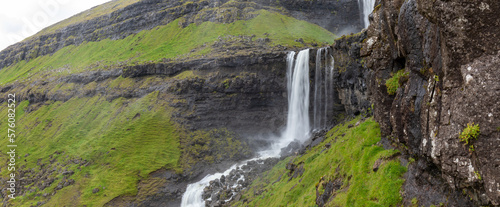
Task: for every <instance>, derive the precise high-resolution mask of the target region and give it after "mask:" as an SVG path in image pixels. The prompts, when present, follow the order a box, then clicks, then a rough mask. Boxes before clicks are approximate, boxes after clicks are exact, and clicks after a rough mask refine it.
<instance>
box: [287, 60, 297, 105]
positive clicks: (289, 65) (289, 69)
mask: <svg viewBox="0 0 500 207" xmlns="http://www.w3.org/2000/svg"><path fill="white" fill-rule="evenodd" d="M294 60H295V52H294V51H291V52H289V53H288V55H287V56H286V84H287V87H286V88H287V92H288V93H287V95H288V103H290V98H291V96H290V95H291V94H292V76H293V61H294Z"/></svg>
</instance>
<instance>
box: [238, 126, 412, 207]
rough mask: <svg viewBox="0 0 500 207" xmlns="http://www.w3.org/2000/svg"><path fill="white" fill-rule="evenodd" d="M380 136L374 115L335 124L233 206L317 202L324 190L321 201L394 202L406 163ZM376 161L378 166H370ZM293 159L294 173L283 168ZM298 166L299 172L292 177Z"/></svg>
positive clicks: (351, 203)
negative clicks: (383, 143) (380, 142)
mask: <svg viewBox="0 0 500 207" xmlns="http://www.w3.org/2000/svg"><path fill="white" fill-rule="evenodd" d="M357 122H360V123H359V126H355V127H353V128H349V125H351V126H352V125H357V124H356V123H357ZM379 141H380V128H379V125H378V123H376V122H375V121H374V120H373V118H369V119H367V120H365V121H362V120H360V118H357V119H354V120H352V121H350V122H348V123H345V124H342V125H339V126H336V127H334V128H333V129H331V130H330V131H329V132H328V133H327V135H326V139H325V140H324V141H323V142H322V143H321V144H319V145H318V146H316V147H314V148H312V149H310V150H308V151H307V152H306V154H304V155H301V156H295V157H289V158H287V159H284V160H282V161H280V162H279V163H278V164H277V165H276V166H274V168H273V169H272V170H270V171H268V172H266V173H264V175H263V176H262V177H261V178H258V179H256V180H255V181H254V182H253V183H252V184H251V186H250V187H249V189H248V190H246V191H245V192H244V194H243V196H242V197H241V199H240V201H239V202H237V203H235V204H234V205H235V206H297V207H299V206H316V199H317V197H319V196H321V195H325V196H324V197H325V199H324V200H325V201H326V202H325V203H326V205H325V206H397V205H398V204H399V203H400V202H401V200H402V197H401V195H400V194H399V191H400V189H401V185H402V184H403V182H404V180H403V179H402V175H403V173H405V172H406V167H404V166H401V164H400V162H399V160H398V159H397V158H396V157H397V155H398V154H399V152H398V151H396V150H384V148H383V147H381V146H379V145H378V144H377V142H379ZM327 144H328V145H330V146H327ZM376 163H378V164H380V167H379V168H378V170H377V171H374V170H373V168H374V165H376ZM291 164H293V165H295V166H297V167H296V168H295V169H296V170H294V171H293V172H290V170H287V165H288V166H290V165H291ZM301 167H302V168H303V169H304V172H303V174H300V173H299V174H296V175H295V177H294V173H295V172H300V170H297V169H299V168H301ZM327 186H333V190H331V192H330V191H327V190H325V188H326V187H327Z"/></svg>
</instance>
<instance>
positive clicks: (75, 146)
mask: <svg viewBox="0 0 500 207" xmlns="http://www.w3.org/2000/svg"><path fill="white" fill-rule="evenodd" d="M156 96H157V93H152V94H150V95H148V96H145V97H143V98H140V99H134V100H125V99H123V98H120V99H116V100H114V101H112V102H108V101H106V100H103V99H102V98H100V97H99V96H95V97H92V98H80V99H72V100H69V101H67V102H64V103H62V102H53V103H50V104H47V105H43V106H41V107H40V108H39V109H37V110H36V111H34V112H31V113H23V107H26V106H27V104H28V103H27V101H25V102H23V103H22V104H20V105H19V106H18V107H17V111H18V114H17V115H18V116H17V117H18V118H17V123H18V126H17V127H16V128H17V129H18V134H17V137H18V138H17V140H18V141H17V143H16V144H17V145H18V148H17V151H18V153H22V154H20V156H23V159H21V160H19V161H18V165H19V166H21V165H25V167H24V168H21V169H24V170H26V169H35V171H33V174H39V173H40V171H43V170H50V169H52V168H55V169H56V171H55V172H54V173H46V174H44V176H45V175H46V176H45V178H47V179H43V178H40V179H41V180H40V182H44V181H47V180H50V179H51V178H53V179H55V181H54V182H53V183H52V184H51V185H49V186H48V187H47V188H45V189H43V190H40V189H39V188H35V186H36V184H37V183H36V182H35V183H33V184H32V185H29V186H25V187H27V188H28V189H33V191H32V192H31V193H28V195H26V196H24V197H21V198H18V199H16V200H15V202H14V203H13V204H14V205H16V206H24V205H26V206H29V205H30V204H32V202H34V203H36V202H38V201H40V200H45V199H44V198H43V197H42V196H39V195H38V194H44V193H52V192H54V188H55V187H56V186H57V183H58V181H59V180H61V179H62V178H63V176H62V175H61V174H60V173H59V172H60V171H59V170H65V171H73V172H75V174H74V175H72V176H70V177H69V178H71V179H73V180H75V181H76V183H75V185H72V186H70V187H68V188H63V189H61V190H60V192H58V193H57V194H56V195H55V197H54V198H52V199H51V202H49V203H48V206H61V204H66V205H69V204H70V203H71V202H76V203H77V204H87V205H91V206H100V205H103V204H104V203H106V202H107V201H109V200H110V199H112V198H114V197H116V196H118V195H122V194H134V193H136V187H135V185H136V183H137V182H138V180H139V179H141V178H145V177H147V176H148V174H149V173H150V172H152V171H154V170H156V169H159V168H162V167H166V168H170V169H177V170H180V168H179V164H178V160H179V158H180V150H179V135H178V133H179V131H178V130H176V127H175V125H174V123H172V121H171V120H170V115H169V112H168V111H165V108H164V107H162V106H161V104H159V103H157V101H156ZM5 108H6V106H5V104H3V105H1V106H0V109H2V110H0V111H1V114H0V119H1V120H7V114H6V113H4V112H5V111H6V110H4V109H5ZM6 130H7V129H6V125H5V124H1V125H0V131H6ZM6 141H7V140H6V139H2V140H0V144H1V145H3V146H5V145H7V143H6ZM24 155H28V156H26V157H24ZM2 157H4V158H5V154H3V155H2ZM39 159H40V160H39ZM52 159H54V161H51V160H52ZM78 159H83V160H86V161H88V162H90V163H89V165H87V166H82V165H79V164H76V163H74V162H73V160H78ZM1 168H2V173H6V172H7V170H6V169H5V166H1ZM42 174H43V173H42ZM4 176H5V175H4ZM23 177H25V178H30V177H31V176H30V175H29V173H26V174H25V175H24V176H23ZM94 188H100V191H99V193H97V194H94V195H93V193H92V190H93V189H94ZM103 188H104V189H103ZM69 191H73V193H70V192H69ZM75 191H76V192H79V193H81V195H80V196H78V198H79V199H80V200H76V201H74V200H73V201H72V198H73V196H75V195H76V194H75ZM70 194H71V195H73V196H71V197H67V196H68V195H70ZM21 204H22V205H21Z"/></svg>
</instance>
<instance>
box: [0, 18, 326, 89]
mask: <svg viewBox="0 0 500 207" xmlns="http://www.w3.org/2000/svg"><path fill="white" fill-rule="evenodd" d="M255 14H256V15H257V16H256V17H255V18H253V19H250V20H248V21H244V20H238V21H236V22H233V23H230V24H222V23H214V22H203V23H201V24H194V23H193V24H190V25H189V26H187V27H182V26H181V22H182V21H183V18H180V19H177V20H175V21H173V22H171V23H169V24H167V25H165V26H159V27H156V28H155V29H153V30H148V31H142V32H140V33H138V34H136V35H131V36H129V37H127V38H125V39H120V40H110V39H105V40H101V41H98V42H85V43H83V44H81V45H78V46H74V45H71V46H67V47H64V48H62V49H60V50H59V51H57V52H56V53H55V54H53V55H46V56H41V57H38V58H36V59H34V60H31V61H29V62H26V61H24V60H23V61H21V62H18V63H16V64H13V65H11V66H9V67H6V68H3V69H1V70H0V84H5V83H9V82H12V81H15V80H22V79H25V78H28V77H32V78H37V77H40V76H41V75H50V76H57V75H67V74H70V73H75V72H82V71H87V70H97V69H107V68H110V67H121V66H125V65H137V64H142V63H146V62H163V61H169V60H167V59H178V61H182V60H184V59H186V58H200V57H202V56H203V57H214V56H215V57H218V56H222V55H224V54H221V53H215V52H213V47H212V45H213V44H214V43H215V42H217V41H218V40H220V38H219V37H227V36H250V37H251V36H252V35H255V36H253V37H252V41H257V39H259V38H262V39H265V38H268V39H269V40H268V41H267V42H266V43H265V44H266V45H267V47H271V48H272V47H274V46H277V45H282V46H288V47H291V46H298V47H301V46H303V44H302V43H299V42H296V41H295V40H297V39H299V38H302V39H303V40H304V41H305V42H306V43H316V44H323V43H324V42H328V43H332V41H333V40H334V38H335V35H333V34H332V33H330V32H328V31H327V30H325V29H323V28H321V27H319V26H317V25H313V24H310V23H308V22H305V21H299V20H297V19H294V18H292V17H287V16H284V15H281V14H279V13H275V12H270V11H266V10H258V11H256V12H255ZM255 44H257V43H255ZM249 52H250V51H247V50H241V51H239V50H236V51H232V52H231V54H232V55H238V54H239V55H241V54H248V53H249ZM254 52H257V51H254Z"/></svg>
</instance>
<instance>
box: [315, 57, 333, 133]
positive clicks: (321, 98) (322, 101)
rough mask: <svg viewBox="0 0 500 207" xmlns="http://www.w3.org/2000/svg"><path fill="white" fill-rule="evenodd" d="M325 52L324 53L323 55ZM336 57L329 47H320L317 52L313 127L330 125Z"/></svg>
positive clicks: (317, 128) (321, 127) (320, 127)
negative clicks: (329, 115)
mask: <svg viewBox="0 0 500 207" xmlns="http://www.w3.org/2000/svg"><path fill="white" fill-rule="evenodd" d="M323 53H324V55H323ZM333 64H334V59H333V56H332V54H330V51H329V50H328V48H320V49H318V51H317V53H316V70H315V73H314V74H315V77H314V103H313V113H314V114H313V129H314V130H321V129H325V128H326V127H328V114H329V112H330V108H331V107H332V106H333V105H331V104H330V103H331V101H332V99H331V97H332V96H331V94H330V93H332V92H333Z"/></svg>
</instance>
